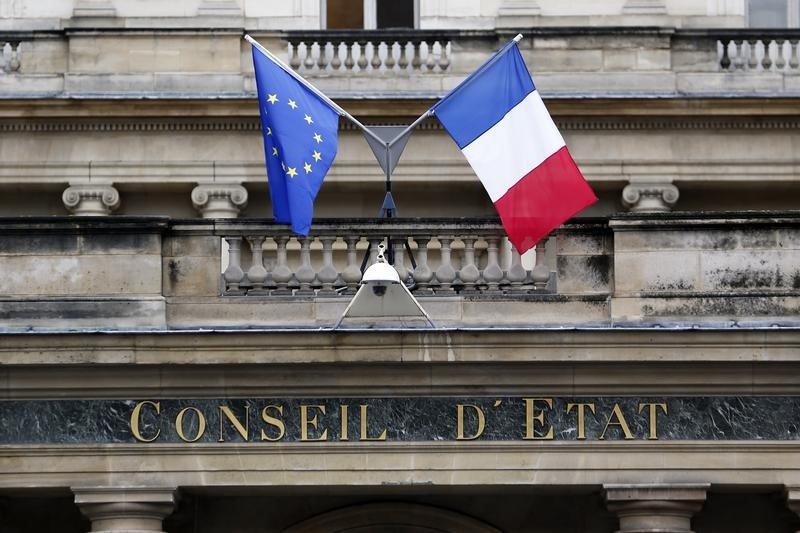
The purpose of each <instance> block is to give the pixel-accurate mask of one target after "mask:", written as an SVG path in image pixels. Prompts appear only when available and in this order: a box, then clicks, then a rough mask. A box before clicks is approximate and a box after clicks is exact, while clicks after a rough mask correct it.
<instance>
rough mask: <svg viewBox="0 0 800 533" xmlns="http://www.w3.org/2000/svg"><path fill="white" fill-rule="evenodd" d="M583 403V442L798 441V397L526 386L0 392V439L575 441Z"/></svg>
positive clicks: (10, 441)
mask: <svg viewBox="0 0 800 533" xmlns="http://www.w3.org/2000/svg"><path fill="white" fill-rule="evenodd" d="M536 398H538V399H536ZM579 403H581V404H587V405H586V406H585V407H583V413H584V423H583V432H582V433H583V438H585V439H586V440H587V441H592V440H607V441H611V440H648V439H649V440H653V439H654V438H657V439H658V440H691V441H725V440H728V441H737V440H778V441H785V440H800V397H794V396H770V397H764V396H736V397H591V398H590V397H580V398H578V397H576V398H565V397H547V398H544V397H535V396H530V397H528V399H527V400H526V398H524V397H472V398H466V397H464V398H460V397H427V398H420V397H414V398H316V399H314V398H247V399H241V398H240V399H224V398H219V399H217V398H214V399H209V398H203V399H185V400H178V399H156V398H142V399H130V400H9V401H0V444H26V443H30V444H95V443H96V444H111V443H135V442H142V443H144V441H150V442H153V443H180V442H189V441H192V442H194V441H196V442H207V443H210V442H217V443H241V442H296V441H302V440H307V441H311V440H327V441H340V440H347V441H349V442H358V441H360V440H378V439H380V438H381V437H382V435H383V434H384V431H385V439H384V440H385V441H388V442H392V441H395V442H396V441H405V442H413V441H418V442H419V441H455V440H473V437H474V440H486V441H522V440H536V441H539V440H542V441H544V440H550V438H552V440H558V441H573V440H578V439H579V438H580V437H581V425H580V424H579V420H578V411H579V409H580V408H579V407H578V406H577V405H576V406H573V407H572V409H571V410H569V411H568V407H569V405H570V404H579ZM137 405H138V406H139V409H138V411H137V410H136V407H137ZM459 405H461V406H462V424H461V434H460V435H459V424H458V418H459V416H458V413H459V408H458V406H459ZM268 406H271V407H268ZM342 406H346V416H344V414H343V413H344V409H343V407H342ZM362 406H365V407H362ZM223 407H224V408H225V409H223ZM592 407H593V408H594V409H593V410H592ZM265 409H266V412H265ZM323 410H324V412H323ZM303 411H305V413H306V414H305V423H303V420H304V417H303ZM226 413H227V414H226ZM362 413H366V417H363V416H362ZM479 413H480V414H482V419H483V420H482V422H483V423H482V424H481V420H479V419H480V418H481V416H480V414H479ZM265 414H266V415H267V416H266V417H265V416H264V415H265ZM270 417H271V418H270ZM364 418H366V421H363V419H364ZM234 419H235V420H236V422H238V427H237V424H236V423H234V422H233V420H234ZM343 419H346V420H345V422H344V423H343ZM654 423H655V424H654ZM481 425H482V426H483V428H482V431H480V434H478V430H479V427H480V426H481ZM303 426H305V430H306V435H305V437H304V436H303ZM362 426H363V427H362ZM345 427H346V435H345V432H344V431H343V429H344V428H345ZM135 429H138V433H136V432H135V431H134V430H135ZM201 429H202V431H200V430H201ZM323 436H324V439H323ZM459 437H462V438H461V439H459ZM143 445H144V444H143Z"/></svg>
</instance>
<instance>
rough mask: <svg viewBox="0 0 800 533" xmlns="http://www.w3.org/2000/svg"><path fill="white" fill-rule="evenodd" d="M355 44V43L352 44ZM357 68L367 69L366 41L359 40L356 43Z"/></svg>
mask: <svg viewBox="0 0 800 533" xmlns="http://www.w3.org/2000/svg"><path fill="white" fill-rule="evenodd" d="M353 46H355V45H353ZM357 64H358V70H359V71H360V72H363V71H365V70H367V65H368V63H367V42H366V41H361V42H359V43H358V62H357Z"/></svg>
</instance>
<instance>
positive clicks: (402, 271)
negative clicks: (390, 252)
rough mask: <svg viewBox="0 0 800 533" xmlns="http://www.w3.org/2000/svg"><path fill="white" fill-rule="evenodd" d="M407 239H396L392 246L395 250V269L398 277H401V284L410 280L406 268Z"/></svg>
mask: <svg viewBox="0 0 800 533" xmlns="http://www.w3.org/2000/svg"><path fill="white" fill-rule="evenodd" d="M406 242H407V241H406V239H394V240H393V241H392V246H393V248H394V269H395V270H396V271H397V275H398V276H400V282H401V283H405V282H406V280H407V279H408V273H409V272H408V269H407V268H406V245H405V243H406Z"/></svg>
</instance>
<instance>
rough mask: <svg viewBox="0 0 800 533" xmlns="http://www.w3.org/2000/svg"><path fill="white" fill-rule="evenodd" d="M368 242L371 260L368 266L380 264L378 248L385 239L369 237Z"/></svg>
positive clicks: (368, 261)
mask: <svg viewBox="0 0 800 533" xmlns="http://www.w3.org/2000/svg"><path fill="white" fill-rule="evenodd" d="M367 242H369V259H368V260H367V266H368V267H369V266H370V265H374V264H375V263H377V262H378V252H379V251H380V250H379V249H378V246H380V244H381V243H382V242H383V237H368V238H367Z"/></svg>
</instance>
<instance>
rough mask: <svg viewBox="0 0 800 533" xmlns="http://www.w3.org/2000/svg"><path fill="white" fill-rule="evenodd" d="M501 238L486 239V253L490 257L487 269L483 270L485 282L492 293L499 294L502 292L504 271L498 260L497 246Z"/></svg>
mask: <svg viewBox="0 0 800 533" xmlns="http://www.w3.org/2000/svg"><path fill="white" fill-rule="evenodd" d="M499 240H500V239H499V237H496V236H493V237H487V238H486V244H487V247H486V252H487V255H488V258H487V262H486V268H484V269H483V281H484V282H486V285H487V286H488V290H489V291H490V292H497V291H499V290H500V281H501V280H502V279H503V269H502V268H500V262H499V261H498V258H497V244H498V242H499Z"/></svg>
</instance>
